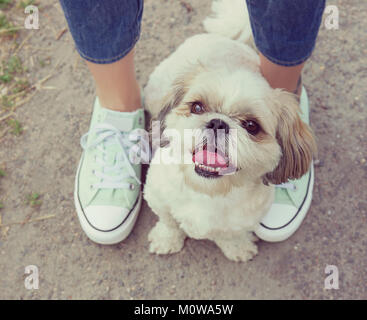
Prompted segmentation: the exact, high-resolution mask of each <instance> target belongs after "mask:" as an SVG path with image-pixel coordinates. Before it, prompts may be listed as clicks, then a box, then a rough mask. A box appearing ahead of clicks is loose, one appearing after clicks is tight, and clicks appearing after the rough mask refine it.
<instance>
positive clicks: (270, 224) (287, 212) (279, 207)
mask: <svg viewBox="0 0 367 320" xmlns="http://www.w3.org/2000/svg"><path fill="white" fill-rule="evenodd" d="M297 211H298V209H297V208H296V207H295V206H292V205H289V204H281V203H273V204H272V206H271V208H270V210H269V211H268V213H267V214H266V215H265V217H264V218H263V219H262V221H261V223H262V224H263V225H264V226H265V227H266V228H269V229H278V228H282V227H284V226H286V225H287V224H288V223H290V222H291V221H292V220H293V219H294V217H295V216H296V214H297Z"/></svg>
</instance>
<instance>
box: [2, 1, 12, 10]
mask: <svg viewBox="0 0 367 320" xmlns="http://www.w3.org/2000/svg"><path fill="white" fill-rule="evenodd" d="M12 2H13V0H0V9H8V8H9V7H10V5H11V4H12Z"/></svg>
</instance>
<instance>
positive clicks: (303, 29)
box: [246, 0, 325, 242]
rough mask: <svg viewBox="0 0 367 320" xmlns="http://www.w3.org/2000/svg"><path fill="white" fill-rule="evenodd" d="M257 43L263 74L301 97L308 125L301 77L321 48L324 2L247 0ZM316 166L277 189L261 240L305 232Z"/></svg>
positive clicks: (259, 233) (263, 223)
mask: <svg viewBox="0 0 367 320" xmlns="http://www.w3.org/2000/svg"><path fill="white" fill-rule="evenodd" d="M246 1H247V8H248V12H249V16H250V22H251V28H252V32H253V35H254V41H255V44H256V47H257V49H258V50H259V52H260V69H261V72H262V74H263V76H264V77H265V79H266V80H267V81H268V82H269V84H270V86H271V87H273V88H281V89H285V90H287V91H289V92H293V93H296V94H298V96H300V107H301V110H302V114H301V118H302V120H303V121H305V122H308V119H309V106H308V99H307V94H306V91H305V89H304V87H303V86H302V85H301V84H302V83H301V72H302V69H303V66H304V63H305V61H306V60H307V59H308V58H309V57H310V55H311V53H312V51H313V49H314V47H315V42H316V37H317V34H318V30H319V27H320V24H321V19H322V14H323V10H324V7H325V1H324V0H307V1H305V0H246ZM313 181H314V177H313V166H312V165H311V168H310V171H309V172H308V173H307V174H305V175H304V176H303V177H301V178H300V179H298V180H293V181H289V183H286V184H282V185H277V186H276V192H275V200H274V203H273V205H272V206H271V208H270V210H269V212H268V213H267V214H266V215H265V217H264V218H263V220H262V221H261V223H260V225H259V228H258V229H257V230H256V232H255V233H256V235H257V236H258V237H259V238H261V239H263V240H266V241H271V242H275V241H283V240H285V239H287V238H288V237H290V236H291V235H292V234H293V233H294V232H295V231H296V230H297V229H298V227H299V226H300V224H301V222H302V221H303V219H304V217H305V216H306V213H307V211H308V209H309V206H310V204H311V199H312V189H313Z"/></svg>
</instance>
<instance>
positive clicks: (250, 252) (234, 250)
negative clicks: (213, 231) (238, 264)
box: [212, 231, 257, 262]
mask: <svg viewBox="0 0 367 320" xmlns="http://www.w3.org/2000/svg"><path fill="white" fill-rule="evenodd" d="M212 240H213V241H214V242H215V243H216V244H217V246H218V247H219V248H220V249H221V250H222V252H223V253H224V255H225V256H226V257H227V258H228V259H230V260H233V261H242V262H244V261H247V260H251V259H252V258H253V256H255V255H256V254H257V246H256V244H255V243H254V242H255V241H256V240H257V238H256V237H255V236H254V235H253V234H252V232H248V231H244V232H243V233H241V234H239V235H238V234H236V235H233V237H228V236H223V237H221V236H218V238H214V239H212Z"/></svg>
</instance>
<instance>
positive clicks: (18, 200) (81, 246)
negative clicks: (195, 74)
mask: <svg viewBox="0 0 367 320" xmlns="http://www.w3.org/2000/svg"><path fill="white" fill-rule="evenodd" d="M41 2H42V7H41V9H40V29H39V30H32V31H29V30H23V31H22V32H21V37H20V39H19V40H18V41H19V42H21V41H22V40H23V39H25V38H26V37H27V36H28V32H32V33H33V34H32V36H30V37H29V39H28V40H27V42H26V43H25V44H24V46H23V47H22V48H21V50H20V52H19V54H20V56H21V58H22V60H23V61H24V63H25V65H27V66H29V78H30V79H31V81H32V83H36V82H37V81H39V80H41V79H43V78H44V77H46V76H48V75H50V74H52V77H51V78H50V79H49V80H48V81H47V82H45V83H44V84H43V86H44V88H40V89H39V91H38V92H37V94H35V96H34V97H33V98H32V99H31V100H30V101H29V102H27V103H26V104H25V105H23V106H22V107H20V108H19V109H18V110H17V119H18V120H19V122H20V123H21V124H22V125H23V126H24V131H23V133H22V134H21V135H20V136H19V137H18V136H14V135H11V134H7V135H6V136H5V138H3V140H2V141H0V143H1V144H0V159H1V160H0V164H2V163H3V164H4V165H5V172H6V176H5V177H2V178H1V180H0V190H1V191H0V192H1V193H0V201H1V202H2V203H3V205H4V208H3V209H1V210H0V216H1V218H2V219H1V220H2V224H3V226H2V227H1V230H0V299H5V298H7V299H9V298H10V299H30V298H42V299H48V298H50V299H60V298H61V299H77V298H81V299H85V298H98V299H110V298H112V299H117V298H118V299H146V298H147V299H161V298H167V299H170V298H178V299H194V298H195V299H212V298H216V299H228V298H232V299H245V298H246V299H247V298H249V299H253V298H275V299H286V298H301V299H316V298H325V299H329V298H352V299H353V298H364V299H366V298H367V292H366V287H367V286H366V284H367V258H366V248H367V231H366V230H367V202H366V199H367V191H366V189H367V182H366V181H367V163H366V158H367V153H366V150H367V142H366V141H367V136H366V134H367V133H366V128H367V123H366V122H367V119H366V118H367V108H366V107H367V106H366V103H367V96H366V87H367V70H366V66H367V48H366V28H367V17H366V12H367V3H366V1H364V0H360V1H353V6H352V5H349V4H347V2H346V1H329V4H336V5H337V6H338V8H339V11H340V29H339V30H326V28H325V27H324V26H323V27H322V28H321V32H320V36H319V41H318V45H317V48H316V50H315V52H314V54H313V56H312V58H311V61H310V63H309V64H308V65H307V67H306V70H305V74H304V82H305V85H306V86H307V88H308V92H309V98H310V102H311V105H312V112H311V121H312V127H313V128H314V130H315V133H316V135H317V137H318V146H319V155H318V158H319V162H318V164H317V166H316V170H315V173H316V182H315V193H314V200H313V204H312V206H311V210H310V212H309V214H308V216H307V218H306V220H305V221H304V223H303V226H302V228H301V229H300V230H299V231H298V232H297V233H296V234H295V235H294V236H293V237H292V238H291V239H289V240H287V241H285V242H284V243H277V244H270V243H264V242H261V243H260V244H259V255H258V256H257V257H256V258H255V259H254V260H253V261H252V262H249V263H247V264H237V263H233V262H230V261H228V260H227V259H226V258H225V257H224V256H223V255H222V253H221V252H220V250H219V249H218V248H217V247H216V246H215V245H214V244H212V243H211V242H209V241H194V240H188V241H187V242H186V245H185V248H184V250H183V251H182V252H180V253H179V254H175V255H171V256H164V257H158V256H152V255H150V254H149V252H148V242H147V233H148V231H149V230H150V228H151V227H152V225H153V224H154V223H155V217H154V215H153V214H152V212H151V211H150V209H149V208H148V207H147V206H146V204H144V205H143V209H142V212H141V214H140V217H139V220H138V223H137V226H136V228H135V229H134V231H133V233H132V234H131V236H130V237H129V238H128V239H127V240H126V241H125V242H124V243H121V244H119V245H116V246H109V247H105V246H99V245H96V244H94V243H92V242H91V241H89V240H88V239H87V238H86V236H85V235H84V233H83V232H82V230H81V228H80V226H79V223H78V220H77V216H76V213H75V211H74V205H73V199H72V197H73V186H74V185H73V184H74V174H75V170H76V166H77V163H78V161H79V157H80V154H81V148H80V146H79V138H80V136H81V135H82V134H83V133H84V132H85V131H86V130H87V128H88V123H89V117H90V112H91V106H92V102H93V99H94V91H93V83H92V80H91V78H90V76H89V74H88V72H87V70H86V68H85V66H84V64H83V62H82V61H81V59H80V58H79V57H78V55H77V53H76V51H75V49H74V47H73V43H72V39H71V36H70V33H69V32H66V33H65V34H63V35H62V36H61V37H60V39H59V40H56V38H57V37H58V35H59V32H60V31H61V30H63V28H65V27H66V22H65V20H64V17H63V15H62V12H61V9H60V7H59V5H58V3H57V1H52V0H49V1H41ZM182 2H183V1H178V0H176V1H163V0H154V1H153V0H146V1H145V12H144V23H143V31H142V35H141V41H140V42H139V44H138V48H137V68H138V70H137V73H138V77H139V81H140V83H141V85H144V84H145V83H146V81H147V78H148V75H149V74H150V73H151V72H152V70H153V68H154V67H155V66H156V65H157V64H158V63H159V62H160V61H161V60H162V59H163V58H164V57H166V56H167V55H168V54H169V53H171V52H172V51H173V50H174V49H175V48H176V47H177V46H178V45H179V44H180V43H181V42H182V41H183V40H184V39H186V38H187V37H189V36H191V35H193V34H196V33H199V32H201V31H202V26H201V21H202V20H203V18H204V17H205V16H206V15H207V14H208V13H209V6H210V2H211V0H204V1H202V0H200V1H198V0H186V2H185V3H189V4H190V7H188V6H184V5H183V4H182ZM190 8H191V9H192V10H191V9H190ZM22 19H23V15H21V14H20V17H19V19H18V20H19V21H21V20H22ZM32 59H33V62H34V64H33V67H32V63H31V60H32ZM37 59H41V61H46V62H47V63H45V65H43V64H42V63H39V64H37V61H38V60H37ZM35 61H36V62H35ZM35 64H36V66H35ZM41 65H43V66H41ZM53 71H54V73H52V72H53ZM45 87H46V88H45ZM32 192H34V193H39V194H40V195H41V197H40V200H41V201H42V204H41V205H40V206H39V207H37V206H35V207H32V206H30V205H29V203H28V204H26V203H25V199H26V195H27V194H29V193H32ZM37 218H41V219H43V218H44V220H40V221H34V222H32V219H37ZM27 219H28V222H27ZM19 221H26V223H24V224H11V223H12V222H19ZM8 224H11V225H8ZM7 225H8V227H7ZM27 265H36V266H38V268H39V274H40V282H39V289H38V290H27V289H25V287H24V278H25V275H24V268H25V266H27ZM326 265H336V266H337V267H338V269H339V276H340V279H339V286H340V289H339V290H324V279H325V277H326V274H325V267H326Z"/></svg>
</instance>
